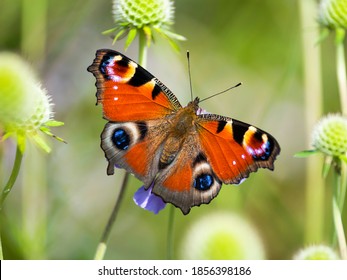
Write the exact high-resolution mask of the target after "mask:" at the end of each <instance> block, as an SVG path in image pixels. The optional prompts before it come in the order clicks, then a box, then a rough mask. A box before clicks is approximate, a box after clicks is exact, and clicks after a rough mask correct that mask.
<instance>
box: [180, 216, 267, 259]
mask: <svg viewBox="0 0 347 280" xmlns="http://www.w3.org/2000/svg"><path fill="white" fill-rule="evenodd" d="M181 257H182V258H183V259H206V260H221V259H224V260H225V259H237V260H242V259H264V257H265V252H264V247H263V243H262V241H261V239H260V237H259V235H258V233H257V232H256V230H255V229H254V228H253V226H252V225H251V224H250V223H249V222H248V221H247V220H245V219H244V218H242V217H240V216H238V215H237V214H232V213H214V214H209V215H206V216H205V217H204V218H202V219H201V220H198V221H196V222H195V223H194V224H193V225H192V226H191V228H190V230H189V231H188V233H187V235H186V237H185V239H184V241H183V244H182V248H181Z"/></svg>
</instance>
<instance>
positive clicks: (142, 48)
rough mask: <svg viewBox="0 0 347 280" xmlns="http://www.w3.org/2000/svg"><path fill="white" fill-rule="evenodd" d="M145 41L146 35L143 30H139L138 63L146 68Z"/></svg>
mask: <svg viewBox="0 0 347 280" xmlns="http://www.w3.org/2000/svg"><path fill="white" fill-rule="evenodd" d="M147 50H148V48H147V41H146V35H145V33H144V31H143V30H140V32H139V59H138V61H139V64H140V65H141V66H142V67H144V68H146V65H147Z"/></svg>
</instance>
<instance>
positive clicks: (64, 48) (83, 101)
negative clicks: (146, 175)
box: [0, 0, 346, 259]
mask: <svg viewBox="0 0 347 280" xmlns="http://www.w3.org/2000/svg"><path fill="white" fill-rule="evenodd" d="M314 4H315V2H314V1H308V0H307V1H305V0H297V1H295V0H262V1H260V0H248V1H243V0H234V1H229V0H215V1H208V0H189V1H183V0H177V1H175V24H174V30H175V32H177V33H179V34H181V35H183V36H185V37H186V38H187V39H188V40H187V41H185V42H181V43H180V47H181V50H180V52H179V53H177V52H174V51H173V50H172V49H171V48H170V45H169V44H168V43H167V42H166V41H165V40H163V39H160V38H159V37H158V40H156V42H155V44H153V45H152V46H151V48H150V50H149V54H148V65H147V69H148V70H149V71H150V72H151V73H153V74H154V75H155V76H157V77H158V78H159V79H160V80H161V81H162V82H164V83H165V84H166V85H167V86H168V87H169V88H170V89H171V90H172V91H173V92H174V93H175V94H176V96H177V97H178V99H179V100H180V101H181V103H182V104H186V103H188V102H189V101H190V91H189V79H188V72H187V61H186V50H187V49H189V50H190V53H191V72H192V82H193V92H194V95H195V96H199V97H201V98H204V97H207V96H209V95H211V94H213V93H216V92H218V91H221V90H224V89H226V88H228V87H230V86H232V85H234V84H236V83H238V82H242V83H243V85H242V86H241V87H239V88H237V89H235V90H233V91H232V92H229V93H227V94H224V95H221V96H218V97H216V98H213V99H210V100H208V101H206V102H204V103H203V107H204V108H205V109H206V110H207V111H209V112H214V113H218V114H221V115H225V116H230V117H233V118H235V119H239V120H242V121H244V122H248V123H251V124H253V125H255V126H258V127H260V128H262V129H264V130H266V131H268V132H270V133H271V134H272V135H273V136H275V137H276V138H277V139H278V142H279V143H280V145H281V148H282V151H281V154H280V157H279V158H278V160H277V161H276V163H275V170H274V172H271V171H268V170H259V171H258V172H257V173H256V174H252V175H251V176H250V178H248V179H247V180H246V181H245V182H244V183H243V184H242V185H241V186H223V188H222V190H221V192H220V194H219V195H218V197H217V198H215V199H214V200H213V201H212V202H211V203H210V204H209V205H202V206H201V207H195V208H193V209H192V211H191V213H190V214H189V215H187V216H184V215H182V214H181V212H180V211H179V210H176V213H175V224H174V228H173V231H174V232H173V234H174V257H175V258H177V259H180V258H185V255H184V249H182V244H183V243H184V240H185V236H186V235H187V234H188V233H189V231H190V228H191V226H192V225H193V224H194V223H195V222H196V221H199V220H200V219H202V218H204V217H206V216H209V214H211V213H218V212H219V211H223V213H224V212H231V213H236V214H239V215H241V216H242V217H243V218H244V219H245V220H247V221H248V222H249V223H251V224H252V225H253V227H254V228H255V229H256V231H257V233H258V235H259V236H260V238H261V240H262V244H263V246H264V248H265V252H266V256H265V257H266V258H267V259H291V258H292V257H293V254H294V253H295V252H296V251H297V250H298V249H300V248H303V247H304V246H305V245H309V244H314V243H323V244H330V243H331V242H332V237H331V236H332V219H331V211H330V208H331V205H330V201H331V197H330V195H331V186H330V185H331V184H329V179H328V183H327V184H326V186H322V184H323V180H322V179H321V174H320V168H321V166H322V159H323V158H322V157H321V156H319V155H317V156H315V157H314V158H313V159H302V158H295V157H294V154H295V153H296V152H298V151H301V150H305V149H308V148H310V145H309V143H310V137H311V136H310V135H311V130H312V127H313V124H314V122H315V121H317V120H318V118H319V117H320V116H321V115H323V114H325V113H327V112H338V111H339V110H340V108H339V102H338V91H337V83H336V74H335V62H334V58H335V48H334V42H333V37H332V36H330V37H328V38H327V39H326V40H325V41H324V42H322V43H321V44H318V43H317V42H318V36H319V34H318V33H317V31H318V23H317V22H316V18H317V10H316V8H317V5H314ZM0 6H1V9H0V27H1V28H0V50H1V51H3V50H9V51H13V52H16V53H19V54H21V55H22V56H23V57H24V58H25V59H26V60H27V61H29V62H30V64H31V65H32V66H33V68H34V69H35V70H36V71H37V73H38V76H39V77H40V80H41V81H42V84H43V86H44V87H45V88H46V89H47V90H48V92H49V94H50V95H51V96H52V98H53V102H54V104H55V106H54V111H55V119H56V120H59V121H63V122H64V123H65V125H64V126H63V127H59V128H55V129H54V131H53V132H54V133H55V134H57V135H59V136H60V137H62V138H64V139H65V140H66V141H67V142H68V144H66V145H65V144H63V143H60V142H57V141H54V140H50V145H51V146H52V148H53V150H52V152H51V153H50V154H49V155H46V154H44V153H43V152H41V151H40V150H39V149H37V147H35V146H34V145H32V144H29V145H28V149H27V151H26V154H25V158H24V162H23V166H22V169H21V173H20V177H19V179H18V180H17V182H16V184H15V186H14V188H13V191H12V192H11V194H10V195H9V197H8V199H7V201H6V205H5V208H4V209H3V211H2V215H3V217H2V221H1V223H2V224H1V235H2V243H3V244H2V245H3V251H4V257H5V259H91V258H93V256H94V253H95V250H96V247H97V244H98V242H99V239H100V237H101V234H102V232H103V229H104V227H105V225H106V222H107V219H108V217H109V214H110V212H111V210H112V208H113V205H114V203H115V200H116V198H117V195H118V191H119V188H120V185H121V182H122V178H123V175H124V173H123V172H122V171H121V170H117V171H116V174H115V175H114V176H107V175H106V166H107V163H106V160H105V159H104V155H103V152H102V150H101V149H100V147H99V142H100V133H101V131H102V129H103V126H104V124H105V120H103V119H102V112H101V110H102V108H101V107H100V106H95V102H96V99H95V92H96V89H95V86H94V83H95V79H94V77H93V76H92V75H91V74H90V73H88V72H87V71H86V68H87V67H88V66H89V65H90V64H91V62H92V60H93V58H94V54H95V51H96V50H97V49H99V48H113V49H116V50H119V51H121V52H123V51H124V41H119V42H117V43H116V44H115V45H112V39H111V38H109V37H107V36H104V35H102V34H101V32H102V31H104V30H107V29H110V28H112V27H113V26H114V22H113V18H112V15H111V11H112V3H111V0H103V1H92V0H83V1H82V0H75V1H70V0H60V1H53V0H34V1H28V0H22V1H19V0H14V1H13V0H0ZM126 55H127V56H129V57H131V58H133V59H134V60H135V61H136V59H137V55H138V54H137V44H136V43H134V44H133V45H132V46H131V47H130V48H129V49H128V50H127V52H126ZM305 62H306V64H305ZM307 62H308V63H307ZM320 71H321V72H320ZM317 73H318V74H317ZM312 79H313V80H312ZM310 81H311V82H310ZM322 93H324V95H323V101H322V103H321V104H323V108H321V109H320V108H319V107H320V105H319V104H320V100H321V98H322V97H321V94H322ZM0 149H1V154H0V156H1V163H2V166H1V172H0V183H1V185H4V183H5V182H6V180H7V177H8V175H9V172H10V170H11V165H12V162H13V157H14V150H15V143H13V142H12V141H11V140H7V141H5V142H1V143H0ZM310 161H311V163H309V162H310ZM140 186H141V182H139V181H138V180H136V179H135V178H133V177H132V178H131V180H130V183H129V186H128V187H127V190H126V193H125V198H124V201H123V204H122V206H121V208H120V212H119V215H118V218H117V221H116V224H115V225H114V228H113V230H112V233H111V236H110V240H109V244H108V251H107V253H106V257H105V258H106V259H164V258H165V257H166V238H167V223H168V217H169V209H165V210H163V211H162V212H160V213H159V214H158V215H154V214H153V213H150V212H147V211H145V210H143V209H141V208H139V207H137V206H136V205H135V204H134V203H133V200H132V196H133V194H134V192H135V191H136V190H137V189H138V187H140ZM315 188H317V193H318V197H315V193H316V192H315ZM322 188H324V193H323V195H322ZM321 197H323V199H321ZM310 199H311V200H310ZM315 207H316V208H315ZM167 208H168V207H167ZM345 212H346V211H345ZM310 213H311V216H310ZM312 213H313V214H312ZM344 220H346V213H344ZM234 226H235V227H237V226H238V225H237V224H235V225H234ZM204 231H205V229H204V228H202V229H201V232H200V234H201V235H204ZM193 240H194V239H193ZM192 242H193V241H192ZM182 251H183V253H182Z"/></svg>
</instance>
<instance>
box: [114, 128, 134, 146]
mask: <svg viewBox="0 0 347 280" xmlns="http://www.w3.org/2000/svg"><path fill="white" fill-rule="evenodd" d="M112 142H113V143H114V144H115V145H116V147H117V148H118V149H120V150H127V149H128V148H129V144H130V137H129V134H128V133H126V132H125V130H124V129H122V128H118V129H116V130H115V131H114V132H113V135H112Z"/></svg>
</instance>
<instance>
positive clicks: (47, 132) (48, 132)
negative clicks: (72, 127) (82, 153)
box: [40, 126, 67, 144]
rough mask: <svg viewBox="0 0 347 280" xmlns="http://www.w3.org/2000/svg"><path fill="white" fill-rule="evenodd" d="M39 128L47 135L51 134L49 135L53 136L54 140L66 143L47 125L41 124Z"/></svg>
mask: <svg viewBox="0 0 347 280" xmlns="http://www.w3.org/2000/svg"><path fill="white" fill-rule="evenodd" d="M40 130H41V131H42V132H43V133H45V134H47V135H48V136H51V137H53V138H54V139H56V140H58V141H60V142H63V143H65V144H67V142H66V141H65V140H64V139H63V138H60V137H58V136H56V135H54V134H53V133H52V132H51V130H50V129H49V128H48V127H44V126H42V127H40Z"/></svg>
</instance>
